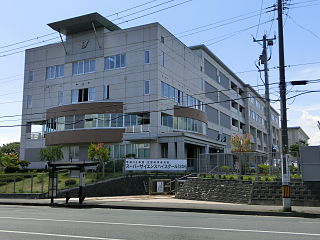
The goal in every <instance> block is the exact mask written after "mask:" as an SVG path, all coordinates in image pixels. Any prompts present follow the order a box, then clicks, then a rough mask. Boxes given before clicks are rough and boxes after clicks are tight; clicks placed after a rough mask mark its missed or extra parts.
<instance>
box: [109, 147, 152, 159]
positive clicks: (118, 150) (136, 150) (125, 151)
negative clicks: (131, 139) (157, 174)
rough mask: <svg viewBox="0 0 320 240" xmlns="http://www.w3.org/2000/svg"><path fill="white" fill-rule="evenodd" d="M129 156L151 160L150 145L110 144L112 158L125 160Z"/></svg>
mask: <svg viewBox="0 0 320 240" xmlns="http://www.w3.org/2000/svg"><path fill="white" fill-rule="evenodd" d="M129 154H130V155H133V156H134V157H135V158H138V159H146V158H150V144H149V143H140V144H110V157H111V158H112V159H121V158H122V159H123V158H125V157H126V156H127V155H129Z"/></svg>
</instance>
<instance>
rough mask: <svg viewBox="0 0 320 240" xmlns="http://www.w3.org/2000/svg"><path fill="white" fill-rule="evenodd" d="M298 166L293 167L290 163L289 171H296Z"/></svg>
mask: <svg viewBox="0 0 320 240" xmlns="http://www.w3.org/2000/svg"><path fill="white" fill-rule="evenodd" d="M297 171H298V168H297V167H295V166H294V165H290V173H297Z"/></svg>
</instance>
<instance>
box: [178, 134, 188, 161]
mask: <svg viewBox="0 0 320 240" xmlns="http://www.w3.org/2000/svg"><path fill="white" fill-rule="evenodd" d="M177 159H186V154H185V147H184V141H183V139H181V140H180V141H178V142H177Z"/></svg>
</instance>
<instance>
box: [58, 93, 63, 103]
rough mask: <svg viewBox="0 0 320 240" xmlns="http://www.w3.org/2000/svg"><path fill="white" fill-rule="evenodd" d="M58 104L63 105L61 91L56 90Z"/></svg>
mask: <svg viewBox="0 0 320 240" xmlns="http://www.w3.org/2000/svg"><path fill="white" fill-rule="evenodd" d="M58 105H63V92H60V91H59V92H58Z"/></svg>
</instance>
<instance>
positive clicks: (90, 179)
mask: <svg viewBox="0 0 320 240" xmlns="http://www.w3.org/2000/svg"><path fill="white" fill-rule="evenodd" d="M122 175H123V173H122V172H116V173H106V174H105V177H104V178H103V177H102V173H96V172H87V173H86V176H85V183H86V184H89V183H94V182H97V181H101V180H104V179H109V178H113V177H118V176H122ZM13 176H14V175H13V174H6V175H1V176H0V178H1V179H2V182H4V181H5V178H6V177H8V178H9V177H10V178H12V177H13ZM27 176H28V177H27ZM19 177H20V178H17V179H21V178H22V177H23V175H22V174H19ZM70 179H74V180H75V184H74V185H69V186H66V184H65V183H66V181H68V180H70ZM31 182H32V191H31ZM69 182H70V181H69ZM14 185H15V191H14ZM48 185H49V176H48V173H46V174H35V175H34V176H33V177H30V175H27V174H25V176H24V178H23V179H22V180H19V181H18V180H17V181H16V183H15V184H14V182H10V183H7V184H5V185H2V186H0V193H14V192H15V193H31V192H32V193H45V192H48ZM76 186H79V178H71V177H69V171H68V170H66V171H61V172H59V174H58V190H62V189H66V188H72V187H76Z"/></svg>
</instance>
